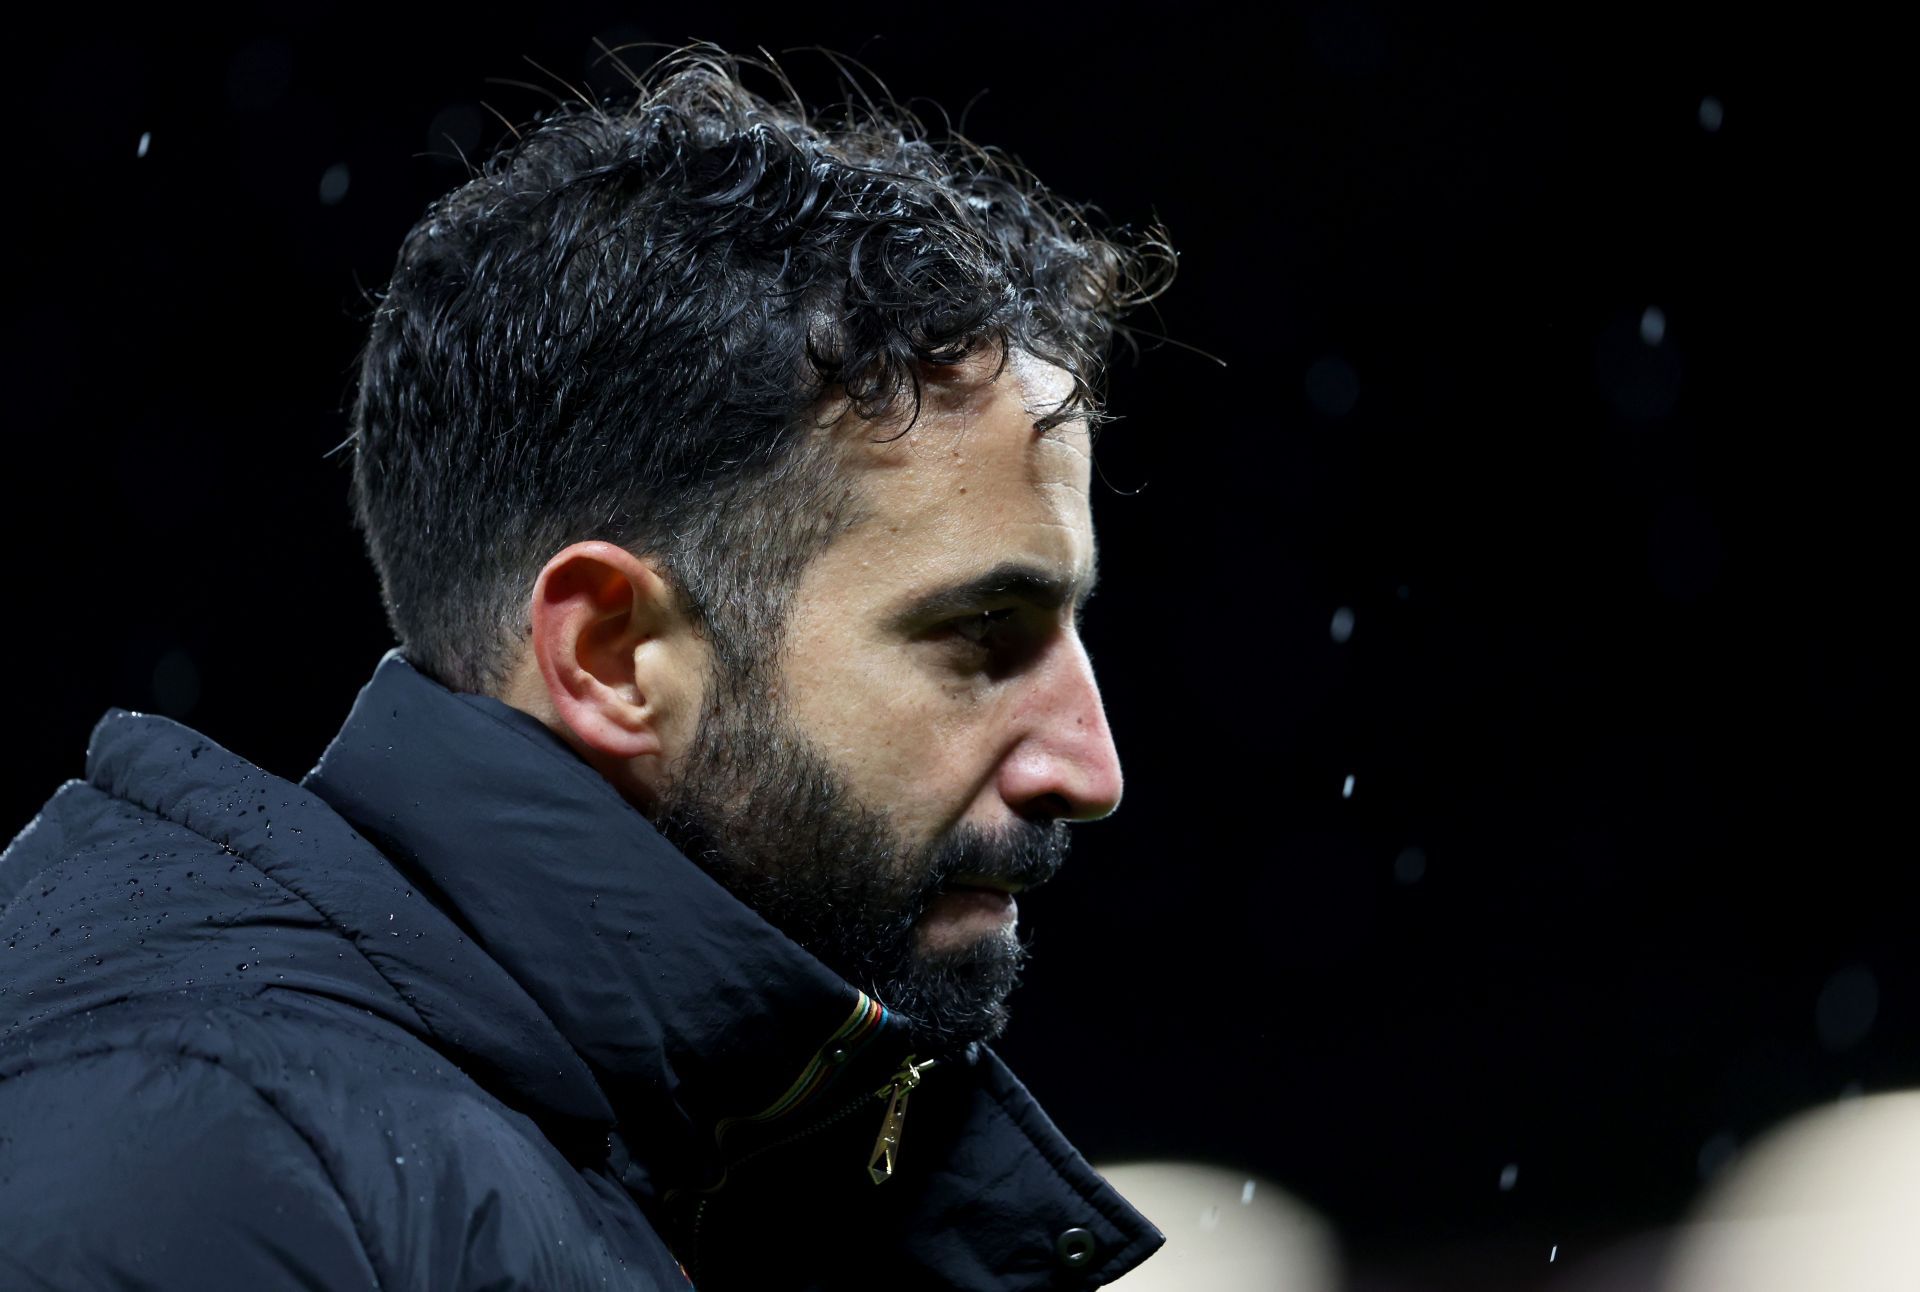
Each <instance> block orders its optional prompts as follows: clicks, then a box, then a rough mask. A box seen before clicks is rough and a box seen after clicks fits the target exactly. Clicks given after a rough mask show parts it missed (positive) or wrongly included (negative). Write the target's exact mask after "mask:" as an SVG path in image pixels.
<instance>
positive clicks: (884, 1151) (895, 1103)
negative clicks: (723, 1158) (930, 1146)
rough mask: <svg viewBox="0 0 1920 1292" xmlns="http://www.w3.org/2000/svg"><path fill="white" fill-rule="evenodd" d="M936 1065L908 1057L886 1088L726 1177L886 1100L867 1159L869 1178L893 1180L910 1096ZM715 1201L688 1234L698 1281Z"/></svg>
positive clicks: (702, 1209)
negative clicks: (702, 1246) (702, 1231)
mask: <svg viewBox="0 0 1920 1292" xmlns="http://www.w3.org/2000/svg"><path fill="white" fill-rule="evenodd" d="M937 1063H939V1060H938V1059H928V1060H926V1061H925V1062H924V1063H915V1062H914V1061H913V1056H912V1055H911V1054H909V1055H908V1056H907V1058H906V1061H905V1062H904V1063H902V1064H901V1065H900V1070H899V1071H898V1072H896V1073H894V1074H893V1076H892V1077H890V1078H889V1079H888V1080H887V1084H886V1085H884V1086H881V1087H880V1088H879V1089H878V1090H872V1091H868V1092H867V1093H866V1094H864V1095H861V1096H860V1097H859V1098H858V1099H855V1100H853V1101H852V1102H851V1103H846V1104H842V1105H841V1106H840V1107H838V1108H836V1109H834V1110H833V1111H832V1112H831V1113H829V1114H827V1115H826V1116H825V1117H822V1118H820V1120H818V1121H816V1122H812V1123H810V1124H808V1125H807V1126H804V1127H802V1128H801V1129H799V1130H797V1131H795V1132H793V1134H791V1135H787V1136H783V1137H782V1138H780V1139H777V1140H774V1141H773V1142H772V1143H770V1144H762V1145H761V1146H760V1147H759V1148H756V1149H754V1150H753V1151H752V1152H750V1153H745V1154H742V1155H741V1156H740V1157H737V1158H735V1159H734V1160H733V1161H732V1162H730V1163H728V1164H727V1174H728V1175H731V1174H732V1173H733V1171H734V1169H735V1168H737V1167H739V1166H742V1165H744V1164H745V1163H748V1162H751V1161H753V1159H755V1158H757V1157H760V1156H761V1155H763V1154H766V1153H771V1152H773V1151H774V1150H775V1149H781V1148H786V1147H787V1146H788V1145H790V1144H794V1143H797V1142H798V1141H800V1140H803V1139H808V1138H811V1137H812V1136H814V1135H818V1134H819V1133H820V1132H821V1131H824V1130H827V1129H829V1128H831V1127H834V1126H838V1125H839V1124H840V1123H841V1122H843V1121H845V1120H846V1119H847V1118H848V1117H851V1116H852V1115H853V1114H854V1113H856V1112H858V1111H860V1109H862V1108H864V1107H866V1106H867V1105H868V1104H870V1103H872V1102H873V1101H874V1100H876V1099H883V1098H884V1099H885V1100H886V1101H887V1111H886V1115H885V1116H884V1117H882V1118H881V1119H880V1133H879V1134H878V1135H876V1136H875V1137H874V1141H873V1152H872V1154H871V1155H870V1156H869V1157H868V1159H867V1175H868V1177H869V1178H871V1179H872V1180H873V1182H874V1183H875V1184H885V1183H886V1182H887V1181H888V1180H890V1179H892V1178H893V1170H894V1161H895V1158H896V1156H897V1155H898V1153H899V1151H900V1133H901V1131H902V1130H904V1129H905V1127H906V1124H907V1096H908V1095H910V1094H912V1093H913V1090H914V1088H915V1087H916V1086H918V1085H919V1084H920V1082H921V1080H922V1078H923V1076H924V1075H925V1073H926V1071H927V1069H928V1068H931V1067H933V1066H934V1065H935V1064H937ZM725 1183H726V1181H725V1178H724V1177H723V1178H722V1180H721V1184H720V1185H719V1186H716V1187H715V1189H714V1192H716V1193H717V1192H718V1191H719V1189H720V1188H721V1187H724V1185H725ZM712 1201H713V1195H712V1194H711V1193H710V1194H708V1195H707V1196H706V1197H703V1198H701V1199H700V1200H699V1201H698V1202H696V1203H695V1204H694V1207H693V1224H692V1226H691V1232H690V1234H689V1235H688V1237H689V1240H690V1241H689V1242H688V1244H687V1246H688V1249H689V1254H690V1255H691V1256H692V1257H693V1258H694V1259H693V1260H692V1261H691V1262H690V1263H691V1264H692V1265H693V1267H694V1274H695V1276H696V1278H697V1277H698V1275H699V1274H700V1267H701V1265H702V1264H703V1262H701V1260H700V1259H699V1257H700V1229H701V1225H702V1224H703V1223H704V1222H705V1220H706V1218H707V1206H708V1204H709V1203H711V1202H712Z"/></svg>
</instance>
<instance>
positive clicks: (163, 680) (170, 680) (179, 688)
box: [153, 650, 200, 718]
mask: <svg viewBox="0 0 1920 1292" xmlns="http://www.w3.org/2000/svg"><path fill="white" fill-rule="evenodd" d="M198 703H200V670H199V668H198V667H196V666H195V664H194V662H193V657H192V656H190V655H188V654H187V653H186V652H185V651H183V650H170V651H168V652H167V653H166V654H165V655H162V656H161V657H160V660H159V662H158V663H156V664H155V665H154V666H153V707H154V708H156V709H158V710H159V711H160V712H161V713H164V714H166V715H167V716H168V717H169V718H184V717H186V716H187V715H188V714H190V713H192V712H193V706H194V705H196V704H198Z"/></svg>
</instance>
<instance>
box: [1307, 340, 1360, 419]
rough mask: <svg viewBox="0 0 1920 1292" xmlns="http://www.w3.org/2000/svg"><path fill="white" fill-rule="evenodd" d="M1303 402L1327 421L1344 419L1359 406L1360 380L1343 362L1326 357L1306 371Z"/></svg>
mask: <svg viewBox="0 0 1920 1292" xmlns="http://www.w3.org/2000/svg"><path fill="white" fill-rule="evenodd" d="M1307 402H1308V403H1310V404H1312V405H1313V406H1314V407H1315V408H1317V409H1319V410H1320V411H1321V412H1323V413H1325V414H1326V415H1327V416H1328V417H1345V416H1346V415H1347V414H1348V413H1351V412H1352V411H1353V406H1354V405H1355V404H1357V403H1358V402H1360V379H1359V378H1358V377H1356V376H1355V375H1354V373H1353V369H1352V368H1350V367H1348V366H1347V363H1346V361H1345V360H1343V359H1338V358H1335V357H1334V356H1332V355H1328V356H1327V357H1326V358H1324V359H1320V360H1318V361H1316V362H1315V363H1314V365H1313V366H1312V367H1310V368H1308V369H1307Z"/></svg>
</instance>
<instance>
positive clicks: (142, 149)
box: [133, 130, 153, 157]
mask: <svg viewBox="0 0 1920 1292" xmlns="http://www.w3.org/2000/svg"><path fill="white" fill-rule="evenodd" d="M152 143H153V131H151V130H142V131H141V132H140V146H139V147H138V148H135V149H134V150H133V155H134V156H135V157H145V156H146V155H147V149H148V147H150V146H151V145H152Z"/></svg>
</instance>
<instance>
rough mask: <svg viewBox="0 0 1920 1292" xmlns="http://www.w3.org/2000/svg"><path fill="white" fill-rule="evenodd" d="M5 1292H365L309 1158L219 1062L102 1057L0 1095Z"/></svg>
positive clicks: (35, 1070)
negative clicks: (27, 1291) (21, 1290)
mask: <svg viewBox="0 0 1920 1292" xmlns="http://www.w3.org/2000/svg"><path fill="white" fill-rule="evenodd" d="M0 1124H4V1125H5V1126H6V1127H7V1133H6V1134H5V1135H4V1136H0V1218H3V1219H0V1234H4V1236H5V1241H4V1242H0V1268H3V1269H5V1270H6V1272H7V1275H8V1279H7V1282H8V1285H9V1286H23V1287H46V1288H61V1289H68V1288H72V1289H85V1288H107V1287H116V1288H117V1287H151V1288H189V1287H192V1288H206V1289H211V1290H214V1292H219V1290H222V1289H234V1292H240V1290H241V1289H280V1288H288V1289H291V1288H312V1287H325V1288H341V1289H348V1288H377V1287H380V1286H381V1281H380V1279H379V1278H378V1277H377V1276H376V1275H375V1273H374V1269H373V1265H372V1263H371V1262H370V1260H369V1258H368V1255H367V1251H366V1247H365V1244H364V1243H363V1241H362V1239H361V1235H360V1232H359V1227H358V1225H357V1224H356V1221H355V1218H354V1216H353V1215H352V1214H351V1213H350V1211H349V1208H348V1207H347V1204H346V1202H345V1201H344V1199H343V1198H342V1196H341V1194H340V1191H339V1189H338V1188H337V1187H336V1185H335V1182H334V1181H333V1180H332V1178H331V1177H330V1174H329V1172H328V1171H327V1169H326V1167H325V1165H324V1164H323V1162H322V1160H321V1157H320V1155H319V1154H318V1153H317V1152H316V1151H315V1147H314V1145H312V1144H311V1143H310V1142H308V1140H307V1138H306V1137H305V1136H304V1135H302V1133H301V1132H300V1130H299V1129H298V1128H297V1127H296V1126H295V1125H294V1124H293V1123H292V1122H290V1121H289V1120H288V1118H287V1117H286V1116H284V1115H283V1114H282V1113H281V1111H280V1110H278V1109H276V1108H275V1107H274V1106H273V1104H272V1102H271V1101H270V1100H269V1099H268V1098H267V1097H266V1095H265V1094H264V1093H263V1092H262V1091H261V1090H259V1089H258V1088H257V1087H255V1086H254V1085H253V1084H252V1083H250V1082H249V1081H247V1080H246V1079H245V1078H244V1077H242V1076H240V1075H238V1074H236V1073H235V1072H233V1071H231V1070H229V1069H228V1068H226V1067H225V1066H223V1065H222V1064H220V1063H217V1062H214V1061H212V1060H211V1059H208V1058H206V1057H203V1056H199V1055H195V1054H192V1053H190V1052H186V1051H184V1050H180V1051H176V1052H175V1053H172V1054H170V1055H163V1054H157V1053H154V1052H151V1051H146V1050H141V1049H106V1050H98V1051H93V1052H88V1053H84V1054H81V1055H72V1056H68V1057H67V1058H65V1059H63V1060H61V1061H56V1062H54V1063H50V1064H46V1065H42V1066H37V1067H30V1068H28V1069H26V1070H25V1071H22V1072H19V1073H17V1074H15V1075H13V1076H10V1077H8V1078H7V1079H6V1080H5V1081H4V1083H0Z"/></svg>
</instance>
